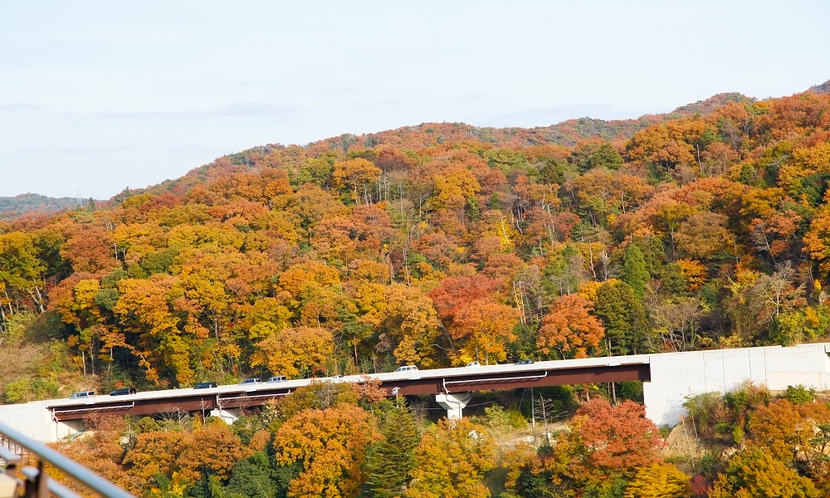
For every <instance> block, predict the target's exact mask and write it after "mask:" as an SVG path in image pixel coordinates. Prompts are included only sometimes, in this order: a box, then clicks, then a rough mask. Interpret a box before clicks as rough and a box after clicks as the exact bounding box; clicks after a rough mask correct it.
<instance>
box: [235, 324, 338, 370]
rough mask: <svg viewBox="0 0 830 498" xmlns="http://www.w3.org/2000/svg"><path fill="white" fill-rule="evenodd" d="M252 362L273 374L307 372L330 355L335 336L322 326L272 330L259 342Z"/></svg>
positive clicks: (253, 364)
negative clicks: (272, 332) (274, 332)
mask: <svg viewBox="0 0 830 498" xmlns="http://www.w3.org/2000/svg"><path fill="white" fill-rule="evenodd" d="M256 347H257V350H256V351H255V352H254V354H253V356H252V358H251V366H252V367H257V366H264V367H266V368H267V369H268V370H269V371H270V372H271V373H273V374H281V375H285V376H286V377H297V376H298V375H300V374H307V373H309V372H310V371H311V369H312V368H313V367H315V366H317V365H321V364H323V363H324V362H325V361H326V359H328V358H329V357H330V356H331V353H332V351H333V349H334V339H333V336H332V334H331V332H329V331H328V330H326V329H323V328H320V327H296V328H291V329H285V330H282V331H280V332H277V333H276V334H273V335H271V336H269V337H267V338H265V339H263V340H262V341H260V342H259V343H257V345H256Z"/></svg>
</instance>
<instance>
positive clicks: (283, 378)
mask: <svg viewBox="0 0 830 498" xmlns="http://www.w3.org/2000/svg"><path fill="white" fill-rule="evenodd" d="M287 380H288V378H287V377H286V376H285V375H275V376H273V377H268V382H285V381H287Z"/></svg>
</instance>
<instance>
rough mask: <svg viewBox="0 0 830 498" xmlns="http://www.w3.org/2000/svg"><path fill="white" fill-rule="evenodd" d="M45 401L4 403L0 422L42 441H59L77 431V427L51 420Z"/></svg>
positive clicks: (0, 410)
mask: <svg viewBox="0 0 830 498" xmlns="http://www.w3.org/2000/svg"><path fill="white" fill-rule="evenodd" d="M46 403H47V401H32V402H30V403H23V404H19V405H4V406H2V409H0V422H3V423H4V424H6V425H8V426H10V427H13V428H14V429H16V430H18V431H20V432H22V433H23V434H25V435H26V436H29V437H30V438H32V439H35V440H37V441H40V442H44V443H52V442H55V441H60V440H61V439H63V438H65V437H66V436H69V435H71V434H74V433H75V432H77V431H78V427H72V426H71V425H67V424H64V423H60V422H55V421H54V420H52V414H51V412H50V411H49V410H48V409H47V408H46ZM75 425H80V424H75Z"/></svg>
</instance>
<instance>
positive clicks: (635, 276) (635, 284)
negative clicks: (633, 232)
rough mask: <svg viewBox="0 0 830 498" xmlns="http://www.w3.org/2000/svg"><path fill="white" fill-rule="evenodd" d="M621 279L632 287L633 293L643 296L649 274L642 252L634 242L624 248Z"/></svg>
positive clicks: (639, 296)
mask: <svg viewBox="0 0 830 498" xmlns="http://www.w3.org/2000/svg"><path fill="white" fill-rule="evenodd" d="M623 280H624V281H625V283H627V284H628V285H630V286H631V288H632V289H634V294H635V295H636V296H637V297H638V298H642V297H643V294H645V292H646V284H647V283H648V280H649V274H648V269H647V268H646V261H645V259H644V258H643V252H642V251H640V248H639V247H637V246H636V245H634V244H629V245H628V247H627V248H626V250H625V257H624V258H623Z"/></svg>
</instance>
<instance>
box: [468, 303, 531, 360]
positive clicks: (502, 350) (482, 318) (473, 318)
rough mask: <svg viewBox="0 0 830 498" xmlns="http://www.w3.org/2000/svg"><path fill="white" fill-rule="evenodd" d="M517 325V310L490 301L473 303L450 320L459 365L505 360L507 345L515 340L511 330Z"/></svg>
mask: <svg viewBox="0 0 830 498" xmlns="http://www.w3.org/2000/svg"><path fill="white" fill-rule="evenodd" d="M518 322H519V310H517V309H516V308H512V307H510V306H507V305H505V304H501V303H498V302H496V301H495V300H492V299H482V300H478V301H473V302H472V303H470V306H467V307H465V308H463V309H462V310H461V311H460V312H459V313H458V314H457V315H456V316H455V320H454V321H453V332H454V333H455V338H457V339H460V338H463V339H464V341H462V342H461V343H460V344H459V349H460V352H461V354H460V355H459V359H460V360H461V363H467V362H469V361H470V360H476V361H478V360H479V359H482V360H484V362H485V363H490V362H493V363H498V362H500V361H504V359H505V358H506V357H507V344H508V343H509V342H510V341H512V340H514V339H515V338H516V335H515V334H514V333H513V328H514V327H515V326H516V324H517V323H518Z"/></svg>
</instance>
